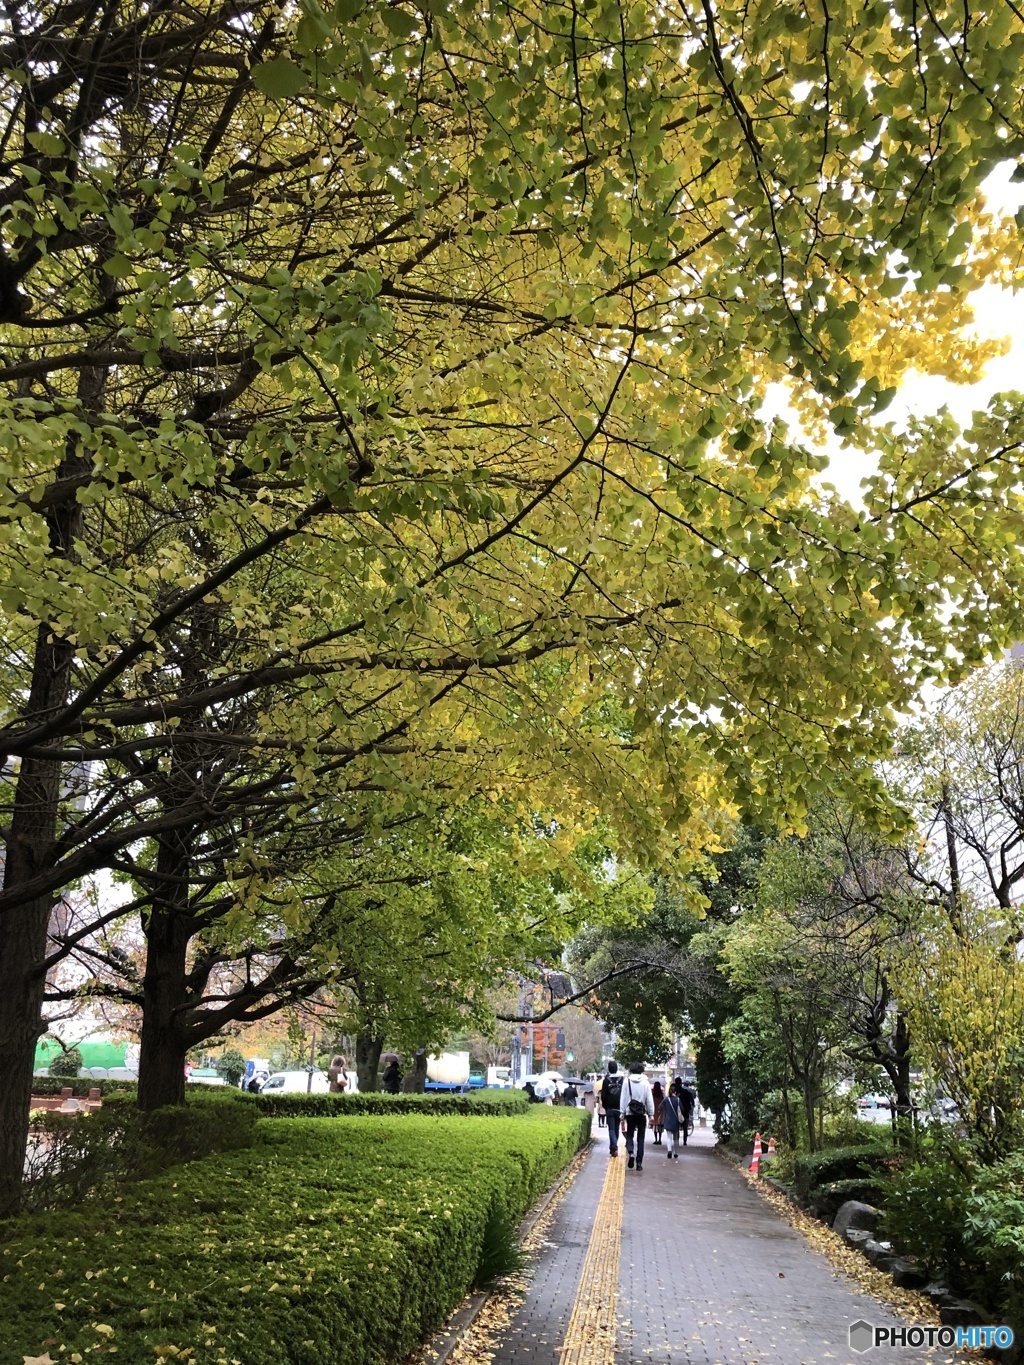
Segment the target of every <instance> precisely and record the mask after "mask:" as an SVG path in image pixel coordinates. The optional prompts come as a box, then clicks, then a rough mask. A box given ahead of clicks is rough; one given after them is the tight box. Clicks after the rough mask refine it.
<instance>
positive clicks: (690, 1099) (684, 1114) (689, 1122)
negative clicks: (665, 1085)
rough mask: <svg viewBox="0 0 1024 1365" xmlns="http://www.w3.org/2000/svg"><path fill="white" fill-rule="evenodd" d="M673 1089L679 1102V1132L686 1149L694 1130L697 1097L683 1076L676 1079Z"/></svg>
mask: <svg viewBox="0 0 1024 1365" xmlns="http://www.w3.org/2000/svg"><path fill="white" fill-rule="evenodd" d="M672 1089H673V1091H674V1092H675V1094H676V1096H677V1098H678V1100H679V1132H680V1134H681V1136H682V1139H683V1146H684V1147H685V1146H686V1139H687V1138H688V1137H689V1136H690V1133H691V1132H692V1130H693V1110H694V1106H695V1105H696V1103H697V1096H696V1095H695V1094H694V1092H693V1091H692V1090H691V1089H690V1087H689V1086H688V1085H684V1084H683V1078H682V1076H677V1077H676V1078H675V1080H674V1081H673V1082H672Z"/></svg>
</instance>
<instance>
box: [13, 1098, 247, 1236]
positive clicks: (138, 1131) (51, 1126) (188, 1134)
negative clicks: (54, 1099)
mask: <svg viewBox="0 0 1024 1365" xmlns="http://www.w3.org/2000/svg"><path fill="white" fill-rule="evenodd" d="M237 1093H238V1092H237V1091H235V1092H230V1091H228V1092H225V1091H219V1092H217V1091H215V1092H214V1093H213V1094H210V1093H207V1094H205V1095H201V1096H200V1095H193V1096H190V1097H189V1101H188V1103H187V1104H183V1105H174V1106H171V1107H168V1108H166V1109H155V1110H153V1111H152V1112H151V1113H146V1114H142V1113H140V1112H139V1110H138V1109H137V1108H136V1106H135V1097H134V1096H133V1095H117V1094H115V1095H109V1096H108V1097H107V1099H106V1100H105V1101H104V1103H103V1106H102V1107H101V1108H100V1109H98V1110H96V1111H95V1112H94V1113H87V1114H61V1113H57V1112H54V1111H52V1110H51V1111H50V1112H48V1113H44V1114H41V1115H39V1116H38V1118H37V1119H36V1121H35V1122H34V1123H33V1125H32V1132H31V1134H30V1137H29V1154H28V1164H27V1182H26V1186H25V1191H24V1200H23V1203H24V1206H25V1207H26V1208H29V1209H33V1210H37V1209H44V1208H51V1207H54V1206H57V1205H62V1204H67V1203H69V1202H74V1201H75V1200H81V1199H85V1198H97V1197H103V1195H104V1194H105V1193H107V1192H108V1191H109V1190H110V1189H111V1188H113V1189H115V1191H116V1188H117V1187H118V1186H119V1185H120V1184H123V1183H124V1182H125V1181H126V1180H137V1179H141V1178H142V1177H144V1176H151V1175H158V1174H159V1173H160V1172H161V1171H164V1170H166V1169H167V1168H168V1167H169V1166H175V1165H179V1164H181V1163H183V1162H186V1161H198V1160H201V1159H203V1158H204V1157H208V1156H211V1155H212V1154H213V1153H214V1152H227V1151H232V1150H234V1149H236V1148H239V1147H247V1146H249V1145H251V1144H252V1142H253V1141H254V1140H255V1136H256V1127H257V1124H258V1123H259V1122H260V1117H259V1114H258V1113H257V1112H256V1110H255V1109H254V1108H253V1107H252V1106H251V1105H249V1104H246V1103H245V1102H244V1100H242V1099H241V1098H239V1099H238V1100H237V1101H236V1100H235V1098H234V1096H235V1095H237Z"/></svg>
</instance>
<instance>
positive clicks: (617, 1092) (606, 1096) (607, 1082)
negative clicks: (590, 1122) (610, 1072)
mask: <svg viewBox="0 0 1024 1365" xmlns="http://www.w3.org/2000/svg"><path fill="white" fill-rule="evenodd" d="M621 1095H622V1077H621V1076H605V1078H604V1085H602V1087H601V1103H602V1104H603V1105H604V1107H605V1108H606V1109H618V1107H619V1099H620V1097H621Z"/></svg>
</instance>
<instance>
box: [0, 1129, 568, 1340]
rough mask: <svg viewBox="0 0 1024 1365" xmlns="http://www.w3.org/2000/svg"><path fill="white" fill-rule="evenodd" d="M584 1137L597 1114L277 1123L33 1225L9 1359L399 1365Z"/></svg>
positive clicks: (11, 1290)
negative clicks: (98, 1355)
mask: <svg viewBox="0 0 1024 1365" xmlns="http://www.w3.org/2000/svg"><path fill="white" fill-rule="evenodd" d="M587 1131H589V1115H588V1114H586V1112H585V1111H582V1112H581V1111H579V1110H574V1109H562V1108H554V1109H552V1108H547V1107H546V1106H545V1107H542V1106H535V1107H534V1108H533V1109H532V1110H531V1111H530V1112H528V1113H526V1114H523V1115H517V1116H514V1117H511V1118H504V1119H497V1118H492V1117H489V1118H487V1119H484V1118H479V1119H476V1120H473V1119H467V1118H464V1117H461V1116H456V1117H450V1118H449V1117H437V1118H433V1117H427V1116H425V1115H422V1114H405V1115H402V1116H400V1117H399V1116H397V1115H392V1116H388V1117H384V1118H375V1117H364V1118H343V1119H339V1120H338V1122H336V1123H332V1124H325V1123H323V1122H321V1121H319V1120H318V1119H282V1120H275V1121H274V1122H266V1121H264V1122H261V1123H260V1124H259V1125H258V1131H257V1137H256V1141H255V1143H254V1145H253V1146H252V1147H249V1148H247V1149H245V1150H242V1151H235V1152H227V1153H222V1154H219V1155H217V1156H212V1157H209V1158H208V1159H206V1160H204V1161H196V1162H192V1163H191V1164H189V1165H187V1166H180V1167H177V1168H175V1169H173V1170H170V1171H167V1172H165V1173H164V1174H162V1175H161V1176H159V1177H156V1178H154V1179H152V1180H147V1181H140V1182H137V1183H134V1184H126V1185H125V1186H124V1187H123V1189H122V1190H120V1191H119V1192H117V1193H112V1194H111V1196H110V1197H109V1198H108V1199H106V1200H105V1201H103V1202H102V1203H100V1202H96V1201H93V1202H90V1203H88V1204H85V1205H82V1206H80V1207H77V1208H73V1209H70V1210H66V1209H62V1210H59V1211H54V1212H50V1213H46V1214H41V1215H35V1216H22V1217H20V1218H18V1219H15V1220H12V1221H11V1222H10V1223H9V1224H8V1225H7V1226H6V1228H5V1233H6V1237H5V1243H4V1246H3V1250H2V1254H0V1322H3V1324H4V1328H3V1334H2V1345H0V1365H21V1362H22V1359H23V1358H24V1356H25V1355H29V1356H35V1355H39V1354H42V1353H44V1352H45V1351H46V1350H49V1351H50V1354H51V1355H52V1357H53V1358H54V1359H55V1360H56V1359H61V1360H67V1359H71V1358H73V1356H74V1355H75V1354H78V1355H81V1356H83V1357H84V1358H85V1359H90V1358H92V1357H91V1354H90V1353H92V1352H93V1351H94V1350H95V1349H96V1348H97V1347H98V1348H99V1349H100V1350H101V1351H102V1353H103V1354H104V1355H106V1354H107V1352H108V1348H109V1347H110V1346H115V1347H117V1349H118V1352H119V1355H118V1359H120V1360H123V1361H125V1362H127V1365H138V1362H142V1361H145V1360H154V1359H155V1358H156V1357H157V1355H159V1356H161V1357H166V1356H171V1355H173V1354H175V1353H177V1354H179V1355H180V1354H184V1353H186V1352H189V1351H191V1355H190V1356H189V1358H190V1359H192V1360H196V1361H202V1362H209V1365H230V1363H231V1362H233V1361H236V1362H239V1365H281V1362H285V1361H287V1362H289V1365H338V1362H342V1361H343V1362H344V1365H385V1363H386V1362H393V1361H396V1360H402V1359H404V1358H405V1356H406V1355H407V1354H408V1353H409V1352H410V1351H411V1350H413V1349H414V1348H415V1347H416V1345H417V1344H418V1343H419V1342H420V1341H421V1340H422V1339H423V1337H424V1336H425V1335H426V1334H427V1333H429V1332H430V1331H431V1330H432V1329H433V1328H434V1327H435V1326H437V1325H438V1324H440V1323H441V1322H443V1321H444V1319H445V1318H446V1316H447V1315H448V1314H449V1313H450V1312H451V1311H452V1309H453V1308H454V1307H455V1306H456V1305H457V1304H458V1303H459V1302H460V1300H461V1298H462V1296H463V1295H464V1293H465V1292H466V1290H467V1289H468V1288H469V1287H470V1286H471V1285H472V1283H473V1281H474V1279H475V1277H476V1276H477V1274H478V1271H479V1268H480V1265H481V1259H482V1253H483V1249H484V1237H485V1229H486V1227H487V1224H488V1221H489V1219H491V1218H492V1216H493V1212H492V1211H494V1210H497V1211H498V1212H499V1213H501V1214H504V1215H505V1216H506V1217H508V1218H509V1219H512V1220H515V1219H517V1218H519V1217H520V1216H521V1215H522V1214H523V1213H524V1212H525V1210H526V1209H527V1208H528V1207H529V1206H530V1204H531V1203H532V1202H533V1200H534V1199H536V1197H537V1196H538V1195H539V1194H540V1193H541V1192H542V1190H543V1189H544V1188H545V1187H546V1186H547V1185H548V1184H549V1183H550V1182H551V1180H552V1179H553V1178H554V1177H555V1176H556V1175H557V1174H558V1171H559V1170H560V1169H561V1168H562V1167H563V1166H564V1165H565V1163H566V1162H567V1161H568V1160H570V1159H571V1157H572V1155H573V1153H574V1152H575V1151H576V1149H577V1147H578V1146H579V1144H580V1141H581V1139H582V1137H583V1135H584V1133H585V1132H587ZM87 1272H88V1276H87ZM254 1323H255V1324H257V1325H258V1331H254V1330H253V1327H254ZM211 1328H213V1329H216V1330H215V1331H211V1330H210V1329H211ZM169 1347H174V1348H175V1352H174V1353H172V1352H171V1351H170V1350H168V1349H166V1348H169ZM156 1348H161V1349H160V1350H157V1349H156Z"/></svg>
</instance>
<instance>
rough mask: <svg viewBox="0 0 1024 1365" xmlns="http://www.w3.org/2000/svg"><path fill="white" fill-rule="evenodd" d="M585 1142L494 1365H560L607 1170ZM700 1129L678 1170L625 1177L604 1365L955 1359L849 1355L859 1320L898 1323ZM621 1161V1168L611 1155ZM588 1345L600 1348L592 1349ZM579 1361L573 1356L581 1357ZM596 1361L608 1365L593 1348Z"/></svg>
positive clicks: (600, 1151) (658, 1164)
mask: <svg viewBox="0 0 1024 1365" xmlns="http://www.w3.org/2000/svg"><path fill="white" fill-rule="evenodd" d="M595 1136H596V1137H597V1138H598V1141H597V1142H595V1144H594V1146H593V1148H592V1150H591V1154H590V1156H589V1157H588V1158H587V1159H586V1161H585V1162H584V1164H583V1167H582V1169H581V1172H580V1174H579V1175H578V1176H577V1177H576V1180H575V1181H574V1183H573V1186H572V1187H571V1189H570V1191H569V1193H568V1194H567V1196H566V1197H565V1199H564V1200H563V1201H562V1203H561V1205H560V1206H559V1208H558V1210H557V1211H556V1214H555V1216H554V1219H553V1221H552V1224H551V1228H550V1230H549V1233H548V1238H549V1240H548V1242H547V1243H546V1244H545V1246H544V1247H543V1248H542V1249H541V1251H540V1253H539V1255H538V1256H537V1258H536V1261H535V1269H534V1273H533V1278H532V1281H531V1283H530V1286H529V1290H528V1293H527V1296H526V1299H525V1302H524V1303H523V1305H522V1307H521V1308H520V1310H519V1312H518V1313H517V1314H516V1315H515V1317H514V1319H513V1321H512V1323H511V1325H510V1327H509V1329H508V1331H507V1332H506V1334H505V1336H504V1339H503V1340H502V1341H501V1342H500V1343H499V1344H498V1345H497V1347H496V1348H495V1355H494V1365H564V1362H563V1361H562V1357H561V1353H560V1348H561V1347H562V1345H563V1343H564V1342H565V1340H566V1329H567V1326H568V1324H569V1319H570V1316H571V1314H572V1309H573V1303H574V1300H575V1298H576V1293H577V1286H578V1284H579V1281H580V1273H581V1269H582V1267H583V1261H584V1257H585V1254H586V1250H587V1246H588V1243H589V1240H590V1235H591V1231H592V1224H593V1220H594V1212H595V1210H596V1207H597V1203H598V1200H599V1198H600V1196H601V1193H602V1189H603V1187H604V1177H605V1173H606V1170H607V1165H608V1161H609V1157H608V1151H607V1139H606V1137H605V1134H604V1132H603V1131H601V1130H595ZM712 1142H713V1137H712V1135H711V1134H710V1133H708V1132H707V1131H706V1130H705V1131H702V1130H700V1129H698V1130H697V1131H696V1132H695V1133H694V1134H693V1136H692V1137H691V1139H690V1143H691V1145H690V1146H689V1147H688V1148H684V1149H682V1152H681V1155H680V1158H679V1160H678V1161H671V1162H670V1161H667V1160H666V1159H665V1155H664V1148H662V1147H654V1146H649V1147H648V1150H647V1153H646V1155H645V1158H644V1170H643V1174H642V1175H640V1176H639V1177H638V1176H637V1175H636V1174H635V1173H634V1172H632V1171H628V1172H626V1180H625V1194H624V1200H623V1208H622V1231H621V1257H620V1263H619V1294H618V1305H617V1316H618V1322H619V1326H618V1337H617V1349H616V1351H615V1353H614V1365H857V1362H867V1365H916V1363H917V1362H922V1363H923V1362H926V1361H929V1362H943V1361H947V1360H951V1359H954V1358H955V1359H957V1360H960V1359H962V1357H960V1356H954V1355H953V1354H952V1353H951V1352H949V1351H948V1350H942V1349H940V1348H935V1350H933V1351H928V1350H927V1349H917V1350H914V1349H906V1350H900V1349H896V1348H888V1349H887V1348H881V1347H880V1348H877V1349H874V1350H871V1351H868V1352H866V1353H864V1354H861V1355H858V1354H856V1353H854V1352H852V1351H850V1349H849V1346H848V1338H847V1329H848V1327H849V1325H850V1323H852V1322H856V1321H857V1320H858V1319H860V1318H864V1319H866V1320H867V1321H868V1322H871V1323H876V1324H879V1325H886V1324H888V1325H895V1324H896V1322H897V1319H896V1318H894V1316H893V1314H892V1313H891V1311H890V1310H889V1309H887V1308H886V1307H884V1306H883V1305H882V1304H881V1303H880V1302H879V1301H878V1300H876V1299H873V1298H871V1297H869V1296H867V1295H864V1294H862V1293H860V1292H858V1290H857V1288H856V1286H855V1285H854V1284H853V1283H852V1282H851V1281H850V1280H848V1279H847V1278H846V1277H845V1276H842V1275H839V1274H837V1273H836V1272H834V1271H833V1270H832V1268H831V1266H830V1264H829V1262H828V1260H827V1259H826V1258H825V1257H824V1256H823V1255H822V1254H821V1253H819V1252H817V1251H815V1250H814V1249H813V1248H812V1247H811V1246H810V1245H809V1243H808V1242H807V1241H806V1239H805V1238H804V1237H803V1236H802V1235H801V1234H800V1233H799V1232H797V1231H796V1230H795V1229H794V1228H791V1227H790V1226H789V1224H788V1223H786V1222H784V1221H783V1220H782V1219H781V1218H780V1217H779V1216H778V1215H777V1214H776V1213H775V1212H774V1211H773V1209H772V1208H771V1207H770V1205H768V1204H767V1203H766V1202H765V1201H764V1200H762V1199H761V1198H760V1197H759V1196H758V1195H757V1194H756V1193H755V1191H753V1190H752V1189H751V1188H750V1187H749V1186H748V1184H747V1182H746V1180H745V1179H744V1177H743V1176H742V1174H741V1173H740V1172H739V1171H737V1170H735V1169H733V1168H732V1167H730V1166H729V1165H727V1164H726V1163H725V1162H723V1161H722V1160H720V1159H719V1158H718V1157H716V1156H715V1154H714V1152H713V1151H712V1149H711V1144H712ZM618 1159H619V1161H620V1162H621V1161H624V1153H623V1150H622V1148H621V1147H620V1156H619V1158H618ZM595 1345H596V1343H595ZM583 1358H585V1357H583V1356H581V1359H583ZM593 1360H594V1361H595V1362H597V1361H600V1362H601V1365H604V1362H607V1365H611V1362H612V1356H611V1352H610V1351H607V1350H602V1349H600V1348H598V1349H597V1350H595V1352H594V1355H593Z"/></svg>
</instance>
